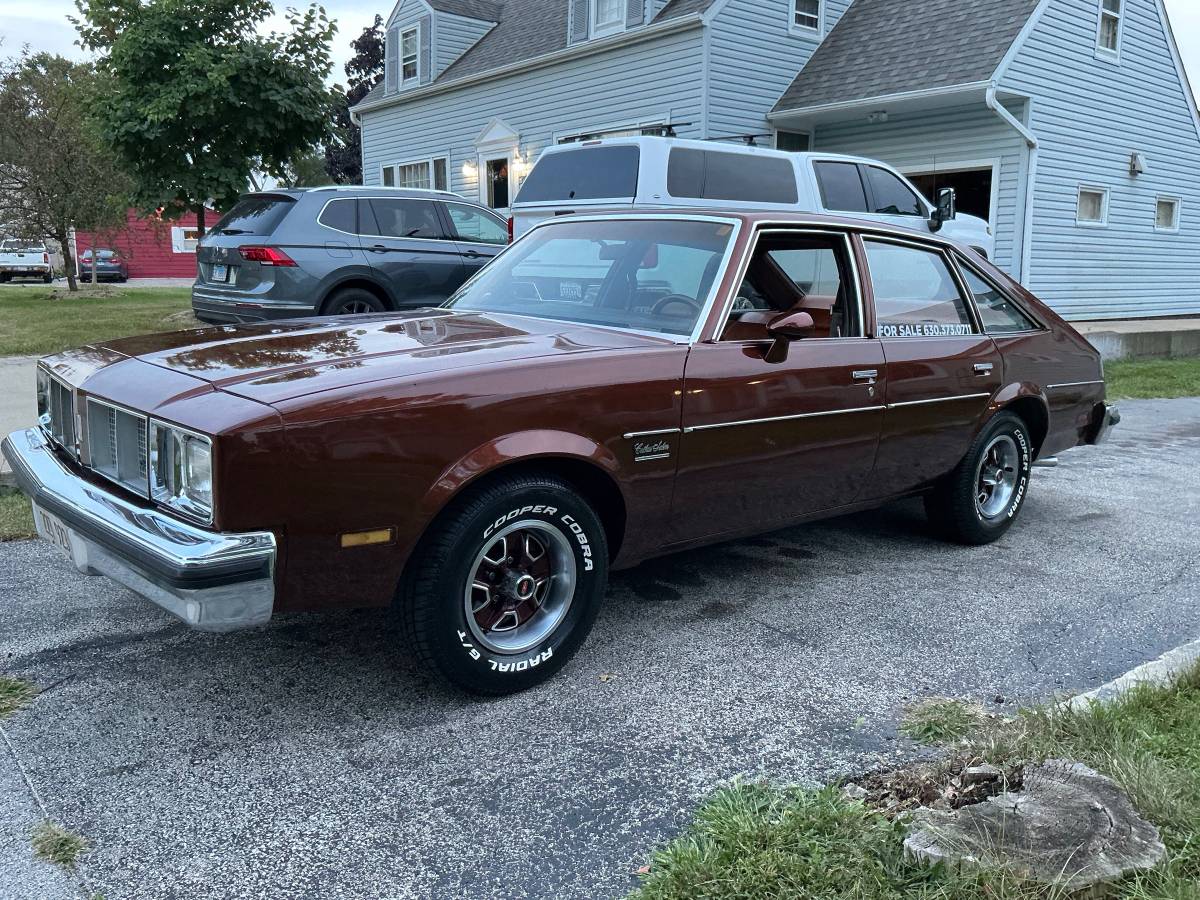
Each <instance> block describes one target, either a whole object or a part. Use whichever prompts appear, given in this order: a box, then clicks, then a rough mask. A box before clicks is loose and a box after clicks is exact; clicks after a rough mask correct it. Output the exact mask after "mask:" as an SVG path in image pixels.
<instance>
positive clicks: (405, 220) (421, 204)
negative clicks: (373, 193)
mask: <svg viewBox="0 0 1200 900" xmlns="http://www.w3.org/2000/svg"><path fill="white" fill-rule="evenodd" d="M364 206H365V208H369V209H370V210H371V212H372V214H373V216H371V217H367V216H364V218H365V219H366V221H365V222H364V223H363V226H362V233H363V234H374V235H379V236H380V237H390V238H424V239H426V240H445V239H446V234H445V231H444V230H443V229H442V222H441V219H439V218H438V214H437V210H436V209H435V208H434V205H433V203H431V202H430V201H428V200H401V199H395V200H393V199H390V198H388V199H379V198H374V199H372V200H369V201H367V203H366V204H365V205H364ZM372 218H373V219H374V221H372Z"/></svg>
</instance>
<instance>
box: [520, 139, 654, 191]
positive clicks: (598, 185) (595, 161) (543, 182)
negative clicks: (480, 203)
mask: <svg viewBox="0 0 1200 900" xmlns="http://www.w3.org/2000/svg"><path fill="white" fill-rule="evenodd" d="M641 156H642V153H641V151H640V150H639V149H638V148H637V147H630V146H626V147H583V148H581V149H578V150H575V149H572V150H566V151H563V152H561V153H547V154H546V155H544V156H543V157H542V158H541V159H539V160H538V161H537V164H536V165H535V166H534V167H533V171H531V172H530V173H529V175H528V176H527V177H526V178H525V183H524V184H523V185H521V191H520V193H519V194H518V195H517V201H516V202H517V203H547V202H551V201H555V200H611V199H619V200H632V199H633V198H634V197H636V196H637V185H638V164H639V162H640V161H641Z"/></svg>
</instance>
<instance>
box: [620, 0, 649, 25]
mask: <svg viewBox="0 0 1200 900" xmlns="http://www.w3.org/2000/svg"><path fill="white" fill-rule="evenodd" d="M645 16H646V4H645V3H644V2H643V0H625V27H626V28H634V27H636V26H638V25H641V24H642V22H643V21H644V20H645Z"/></svg>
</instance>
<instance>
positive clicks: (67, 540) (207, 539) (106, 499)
mask: <svg viewBox="0 0 1200 900" xmlns="http://www.w3.org/2000/svg"><path fill="white" fill-rule="evenodd" d="M0 449H2V450H3V453H4V455H5V456H6V457H7V458H8V461H9V463H10V464H11V465H12V469H13V474H14V475H15V476H16V479H17V483H18V484H19V485H20V486H21V490H23V491H24V492H25V493H26V494H28V495H29V497H30V499H31V500H32V501H33V509H34V522H35V524H36V525H37V530H38V534H39V535H40V536H41V537H42V538H44V539H45V540H48V541H50V542H51V543H55V544H58V545H59V546H60V547H62V548H63V550H64V551H65V552H66V553H67V554H68V555H69V556H70V557H71V560H72V562H73V563H74V564H75V567H76V568H77V569H78V570H79V571H80V572H83V573H84V574H85V575H106V576H108V577H109V578H111V579H113V580H114V581H118V582H120V583H121V584H123V585H125V586H126V587H127V588H129V589H130V590H131V591H133V592H134V593H136V594H140V595H141V596H143V597H145V598H146V599H147V600H150V601H152V602H153V603H157V604H158V605H159V606H161V607H162V608H163V609H165V610H167V611H168V612H170V613H172V614H173V615H175V616H178V617H179V618H180V619H182V620H183V621H184V622H186V623H187V624H188V625H189V626H191V627H192V628H194V629H196V630H198V631H233V630H235V629H238V628H249V627H252V626H255V625H262V624H263V623H265V622H267V621H268V620H269V619H270V618H271V612H272V610H273V608H274V605H275V582H274V572H275V555H276V548H275V536H274V535H273V534H271V533H270V532H252V533H247V534H220V533H217V532H213V531H206V530H204V529H201V528H197V527H196V526H194V525H189V524H187V523H186V522H182V521H180V520H179V519H176V518H174V517H172V516H168V515H167V514H166V513H163V512H160V511H159V510H156V509H150V508H147V507H144V506H140V505H138V504H136V503H133V502H130V501H128V500H125V499H124V498H122V497H120V496H118V495H117V494H115V493H112V492H109V491H107V490H104V489H102V488H99V487H97V486H96V485H93V484H90V483H89V482H87V481H84V480H83V479H82V478H80V477H79V476H78V475H76V474H74V473H73V472H72V471H70V470H69V469H68V468H66V467H65V466H64V465H63V464H62V463H61V462H60V461H59V460H58V458H57V457H56V456H55V455H54V452H53V451H52V450H51V448H50V447H49V445H48V444H47V443H46V439H45V438H44V437H43V435H42V433H41V431H40V430H38V429H36V428H31V429H29V430H28V431H14V432H13V433H12V434H10V435H9V436H8V437H7V438H5V439H4V442H3V444H2V445H0Z"/></svg>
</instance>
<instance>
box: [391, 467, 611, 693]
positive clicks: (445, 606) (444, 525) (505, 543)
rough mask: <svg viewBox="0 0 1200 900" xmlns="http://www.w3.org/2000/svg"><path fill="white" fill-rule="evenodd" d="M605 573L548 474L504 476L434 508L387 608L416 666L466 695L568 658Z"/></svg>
mask: <svg viewBox="0 0 1200 900" xmlns="http://www.w3.org/2000/svg"><path fill="white" fill-rule="evenodd" d="M607 581H608V544H607V541H606V539H605V533H604V528H603V526H602V524H601V522H600V519H599V517H598V516H597V515H596V513H595V512H594V510H593V509H592V507H591V506H590V505H589V504H588V502H587V501H586V500H585V499H584V498H583V497H581V496H580V494H579V493H578V492H577V491H576V490H574V489H573V488H572V487H571V486H570V485H569V484H568V483H566V482H565V481H562V480H561V479H558V478H555V477H553V476H541V475H515V476H511V477H507V478H501V479H498V480H496V481H493V482H491V483H489V484H487V485H486V486H484V487H482V488H479V489H475V490H470V491H469V492H468V493H467V494H466V495H464V496H463V497H461V498H459V499H458V500H457V501H455V502H454V503H452V504H451V505H450V506H449V507H448V508H447V509H446V510H445V511H444V512H443V513H442V515H441V516H439V518H438V519H437V521H436V522H434V524H433V525H432V526H431V528H430V531H429V533H428V534H427V535H426V537H425V538H424V539H423V540H422V541H421V543H420V545H419V546H418V547H417V549H416V550H415V551H414V556H413V559H412V560H410V562H409V565H408V570H407V572H406V574H405V577H404V580H403V582H402V584H401V586H400V591H399V594H398V596H397V604H398V607H399V610H398V611H399V616H400V622H401V627H402V630H403V632H404V634H405V637H406V639H407V641H408V644H409V646H410V647H411V648H412V650H413V651H414V652H415V653H416V655H417V657H418V659H419V660H420V661H421V662H422V663H423V664H425V665H426V666H428V667H429V668H431V669H433V670H434V671H436V672H438V673H439V674H440V675H442V676H443V677H444V678H446V679H447V680H448V681H450V682H451V683H453V684H455V685H457V686H458V687H460V688H462V689H464V690H467V691H470V692H472V693H477V694H491V695H497V694H510V693H515V692H517V691H523V690H526V689H527V688H530V687H533V686H534V685H536V684H539V683H541V682H542V681H545V680H546V679H547V678H549V677H550V676H551V675H553V674H554V673H555V672H557V671H558V670H559V669H561V668H562V667H563V665H565V664H566V663H567V661H568V660H570V658H571V657H572V656H573V655H574V654H575V652H576V651H577V650H578V649H579V647H580V646H581V645H582V644H583V642H584V640H585V639H586V638H587V635H588V633H589V632H590V631H591V628H592V623H593V622H594V621H595V619H596V613H597V612H598V610H599V607H600V603H601V601H602V599H603V597H604V590H605V587H606V586H607Z"/></svg>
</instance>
